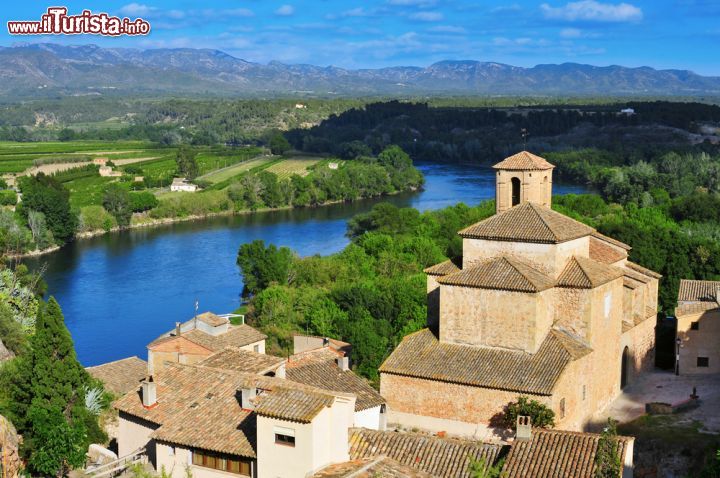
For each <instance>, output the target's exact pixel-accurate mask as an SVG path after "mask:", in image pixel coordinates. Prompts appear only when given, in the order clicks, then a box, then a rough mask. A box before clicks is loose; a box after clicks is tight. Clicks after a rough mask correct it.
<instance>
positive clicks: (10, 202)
mask: <svg viewBox="0 0 720 478" xmlns="http://www.w3.org/2000/svg"><path fill="white" fill-rule="evenodd" d="M15 204H17V193H16V192H15V191H13V190H12V189H3V190H0V206H14V205H15Z"/></svg>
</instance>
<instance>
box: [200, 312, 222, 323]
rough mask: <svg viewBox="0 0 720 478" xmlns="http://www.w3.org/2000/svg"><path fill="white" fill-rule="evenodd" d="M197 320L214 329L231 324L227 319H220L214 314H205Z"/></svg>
mask: <svg viewBox="0 0 720 478" xmlns="http://www.w3.org/2000/svg"><path fill="white" fill-rule="evenodd" d="M197 319H198V320H200V321H202V322H205V323H206V324H208V325H211V326H213V327H217V326H218V325H223V324H227V323H228V322H229V321H228V319H227V318H224V317H219V316H217V315H215V314H213V313H212V312H203V313H202V314H200V315H198V316H197Z"/></svg>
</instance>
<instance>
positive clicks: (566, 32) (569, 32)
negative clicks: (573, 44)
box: [560, 28, 582, 38]
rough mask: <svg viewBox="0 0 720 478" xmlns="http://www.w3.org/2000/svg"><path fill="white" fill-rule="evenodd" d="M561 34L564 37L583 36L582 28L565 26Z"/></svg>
mask: <svg viewBox="0 0 720 478" xmlns="http://www.w3.org/2000/svg"><path fill="white" fill-rule="evenodd" d="M560 36H561V37H563V38H580V37H582V30H580V29H577V28H563V29H562V30H560Z"/></svg>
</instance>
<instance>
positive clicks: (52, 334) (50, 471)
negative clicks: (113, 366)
mask: <svg viewBox="0 0 720 478" xmlns="http://www.w3.org/2000/svg"><path fill="white" fill-rule="evenodd" d="M14 362H15V363H13V366H12V367H10V368H9V369H4V370H3V382H4V386H5V390H6V393H7V396H8V399H9V400H8V404H7V408H8V409H7V411H6V413H8V415H9V417H10V419H11V421H12V422H13V423H14V424H15V425H16V426H17V428H18V431H19V432H20V433H21V434H22V435H23V445H22V449H21V452H22V454H23V456H25V457H26V458H27V459H28V465H29V468H30V471H31V472H32V473H34V474H42V475H46V476H47V475H55V476H58V477H61V476H64V475H65V474H67V471H68V470H69V469H70V468H72V467H77V466H80V465H82V464H83V462H84V453H85V450H86V449H87V446H88V444H89V441H90V439H91V437H92V439H97V438H98V437H101V436H102V435H103V433H102V431H101V430H100V428H99V426H98V424H97V420H96V419H95V417H94V416H93V415H92V413H90V412H89V411H88V410H87V409H86V408H85V393H86V390H87V389H88V388H89V387H90V386H91V385H92V384H93V381H92V380H91V379H90V376H89V375H88V373H87V372H86V371H85V369H84V368H83V367H82V366H81V365H80V363H79V362H78V361H77V358H76V356H75V349H74V347H73V342H72V338H71V337H70V332H69V331H68V329H67V327H65V322H64V318H63V315H62V311H61V310H60V306H59V305H58V303H57V302H56V301H55V299H54V298H52V297H51V298H50V300H49V301H48V303H47V304H46V305H45V307H42V308H41V309H40V311H39V312H38V316H37V321H36V326H35V333H34V334H33V336H32V337H31V338H30V349H29V351H28V352H27V353H26V354H24V355H21V356H20V357H18V358H17V359H16V360H15V361H14Z"/></svg>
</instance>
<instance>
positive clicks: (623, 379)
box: [620, 347, 630, 388]
mask: <svg viewBox="0 0 720 478" xmlns="http://www.w3.org/2000/svg"><path fill="white" fill-rule="evenodd" d="M629 361H630V350H628V348H627V347H625V348H624V349H623V353H622V365H621V367H622V368H621V369H620V388H625V385H627V382H628V366H629Z"/></svg>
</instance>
